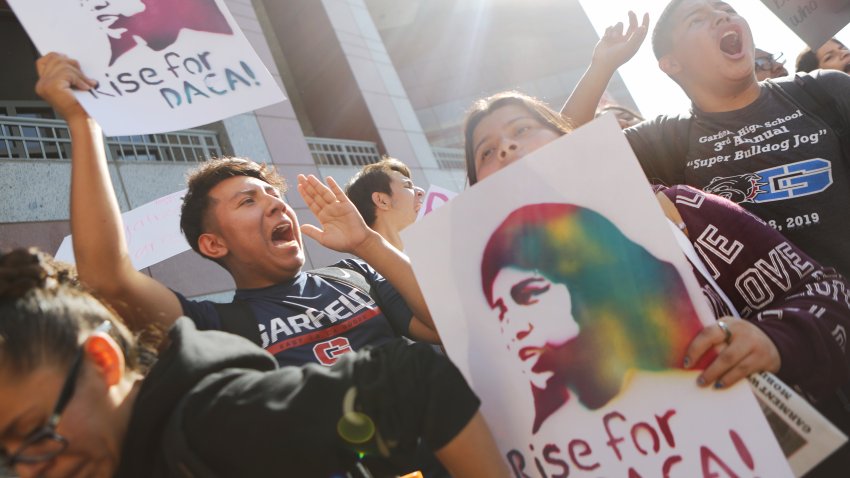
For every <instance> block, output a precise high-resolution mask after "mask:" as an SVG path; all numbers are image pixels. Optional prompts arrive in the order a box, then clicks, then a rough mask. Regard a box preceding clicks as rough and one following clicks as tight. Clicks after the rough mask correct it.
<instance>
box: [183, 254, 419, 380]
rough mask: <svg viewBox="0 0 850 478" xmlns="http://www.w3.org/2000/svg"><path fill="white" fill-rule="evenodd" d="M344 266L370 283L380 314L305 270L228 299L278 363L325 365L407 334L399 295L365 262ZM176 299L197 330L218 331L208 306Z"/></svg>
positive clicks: (360, 295) (357, 294) (353, 292)
mask: <svg viewBox="0 0 850 478" xmlns="http://www.w3.org/2000/svg"><path fill="white" fill-rule="evenodd" d="M345 262H346V263H347V267H348V268H350V269H353V270H356V271H358V272H360V273H361V274H363V276H364V277H366V279H367V280H369V282H370V283H371V284H372V285H373V289H374V290H375V293H376V294H377V295H378V297H379V298H380V302H381V306H382V307H383V310H382V309H381V308H379V307H378V306H377V305H376V304H375V301H374V300H372V298H371V297H369V295H368V294H366V293H364V292H363V291H361V290H359V289H356V288H352V287H350V286H348V285H345V284H343V283H340V282H337V281H334V280H331V279H325V278H324V277H320V276H318V275H314V274H311V273H309V272H301V273H299V274H298V275H296V276H295V277H294V278H293V279H292V280H290V281H287V282H283V283H280V284H276V285H273V286H270V287H264V288H262V289H240V290H237V291H236V295H235V297H234V300H239V301H243V302H245V303H247V304H248V305H249V306H250V307H251V310H252V311H253V312H254V317H255V318H256V320H257V325H258V327H259V330H260V335H261V337H262V340H263V348H265V349H266V350H267V351H268V352H269V353H271V354H272V355H274V356H275V357H276V358H277V361H278V363H280V365H301V364H304V363H308V362H318V363H320V364H323V365H331V364H333V363H334V362H336V360H337V358H338V357H339V356H340V355H341V354H343V353H346V352H350V351H352V350H360V349H361V348H363V347H365V346H367V345H380V344H383V343H385V342H389V341H391V340H393V339H395V338H397V337H398V336H399V335H407V333H408V329H409V327H410V320H411V318H412V317H413V312H411V310H410V309H409V308H408V307H407V304H406V303H405V302H404V299H402V297H401V295H399V293H398V292H397V291H396V290H395V288H394V287H393V286H392V285H391V284H390V283H389V282H388V281H387V280H386V279H384V278H383V277H382V276H381V275H380V274H378V273H377V272H376V271H375V270H374V269H372V268H371V267H370V266H369V265H368V264H366V263H365V262H363V261H360V260H353V259H348V260H346V261H345ZM177 297H178V298H179V299H180V303H181V305H182V306H183V313H184V314H185V315H186V316H187V317H189V318H191V319H192V320H193V321H194V322H195V324H196V325H197V327H198V328H199V329H201V330H204V329H221V322H220V320H219V315H218V311H217V310H216V309H215V307H214V306H213V302H210V301H193V300H189V299H186V298H185V297H183V296H182V295H180V294H177Z"/></svg>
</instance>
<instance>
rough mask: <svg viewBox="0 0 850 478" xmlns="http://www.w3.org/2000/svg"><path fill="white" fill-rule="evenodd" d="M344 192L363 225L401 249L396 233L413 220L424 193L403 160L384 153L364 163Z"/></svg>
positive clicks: (402, 248)
mask: <svg viewBox="0 0 850 478" xmlns="http://www.w3.org/2000/svg"><path fill="white" fill-rule="evenodd" d="M345 194H346V195H347V196H348V198H349V199H351V202H352V203H354V206H355V207H356V208H357V211H359V212H360V215H361V216H363V220H364V221H366V225H367V226H369V227H371V228H372V229H374V230H375V232H377V233H378V234H380V235H381V236H383V237H384V239H386V240H387V241H388V242H389V243H390V244H392V245H393V246H395V248H396V249H398V250H400V251H401V250H404V243H403V242H402V240H401V235H400V234H399V233H400V232H401V231H402V229H404V228H406V227H407V226H409V225H411V224H413V222H414V221H416V215H417V213H418V212H419V208H420V207H421V206H422V201H423V199H424V197H425V191H423V190H422V188H420V187H418V186H416V185H415V184H414V183H413V179H412V178H411V175H410V168H408V167H407V165H406V164H404V163H402V162H401V161H399V160H398V159H395V158H390V157H384V158H382V159H381V160H380V161H378V162H377V163H374V164H369V165H367V166H364V167H363V169H361V170H360V171H358V173H357V174H355V175H354V177H353V178H351V180H350V181H348V184H347V185H346V186H345Z"/></svg>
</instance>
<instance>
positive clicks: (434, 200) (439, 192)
mask: <svg viewBox="0 0 850 478" xmlns="http://www.w3.org/2000/svg"><path fill="white" fill-rule="evenodd" d="M455 196H457V193H456V192H454V191H451V190H448V189H445V188H441V187H440V186H434V185H431V187H429V188H428V192H426V193H425V198H424V199H423V200H422V207H420V208H419V213H418V214H417V215H416V220H417V221H418V220H420V219H422V218H423V217H425V215H426V214H430V213H431V212H433V211H434V210H436V209H437V208H438V207H440V206H442V205H444V204H446V203H447V202H449V201H451V200H452V198H453V197H455Z"/></svg>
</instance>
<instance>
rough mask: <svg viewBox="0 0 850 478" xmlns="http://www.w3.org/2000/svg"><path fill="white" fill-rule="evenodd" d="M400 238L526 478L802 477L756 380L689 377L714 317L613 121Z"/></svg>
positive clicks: (505, 449) (459, 360)
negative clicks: (695, 342)
mask: <svg viewBox="0 0 850 478" xmlns="http://www.w3.org/2000/svg"><path fill="white" fill-rule="evenodd" d="M402 234H403V239H404V243H405V245H406V252H407V253H408V254H409V255H410V257H411V260H412V263H413V267H414V270H415V272H416V277H417V279H418V281H419V284H420V285H421V287H422V290H423V293H424V295H425V298H426V300H427V302H428V306H429V308H430V309H431V312H432V315H433V317H434V321H435V322H436V325H437V328H438V330H439V332H440V336H441V338H442V340H443V345H444V346H445V347H446V349H447V351H448V354H449V356H450V357H451V358H452V360H453V361H454V362H455V364H456V365H457V366H458V367H459V368H460V370H461V371H462V373H463V374H464V376H465V377H466V378H467V380H468V381H469V383H470V385H471V386H472V387H473V389H474V390H475V391H476V392H477V393H478V395H479V396H480V397H481V400H482V408H481V410H482V413H483V414H484V416H485V417H486V418H487V420H488V423H489V425H490V427H491V429H492V431H493V433H494V436H495V438H496V442H497V445H498V446H499V449H500V450H501V452H502V454H503V456H504V457H505V459H506V460H507V462H508V463H509V466H510V468H511V470H512V471H513V476H527V477H534V478H538V477H544V476H570V477H599V476H605V477H623V478H626V477H629V478H634V477H656V476H671V477H678V476H687V477H696V476H701V477H709V476H770V477H774V478H777V477H790V476H793V475H792V473H791V470H790V468H789V466H788V463H787V461H786V460H785V458H784V457H783V455H782V451H781V449H780V447H779V446H778V444H777V442H776V439H775V438H774V437H773V435H772V433H771V430H770V428H769V427H768V425H767V422H766V421H765V418H764V415H763V414H762V413H761V410H760V409H759V406H758V404H757V403H756V400H755V398H754V397H753V395H752V393H751V391H750V389H749V386H748V384H747V383H746V381H741V382H740V383H738V384H737V385H735V386H734V387H731V388H728V389H723V390H714V389H711V388H699V387H698V386H697V385H696V383H695V381H696V377H697V375H698V372H697V371H694V370H684V369H683V368H682V363H681V360H682V358H683V356H684V350H685V348H686V347H687V345H688V343H689V342H690V340H691V338H692V337H693V336H694V335H695V334H696V333H697V332H698V331H699V330H701V329H702V328H703V324H709V323H712V322H713V318H712V316H711V312H710V311H709V310H708V308H707V304H706V301H705V300H704V299H703V297H702V294H701V292H700V288H699V286H698V284H697V282H696V279H695V278H694V276H693V274H692V272H691V270H690V266H689V265H688V263H687V262H686V259H685V257H684V255H683V254H682V252H681V250H680V249H679V248H678V246H677V245H676V243H675V240H674V238H673V236H672V235H671V231H670V228H669V225H668V223H667V220H666V218H665V217H664V216H663V213H662V212H661V209H660V207H659V204H658V203H657V201H656V199H655V197H654V195H653V194H652V192H651V189H650V187H649V184H648V183H647V181H646V179H645V176H644V174H643V172H642V171H641V169H640V167H639V166H638V163H637V160H636V159H635V158H634V154H633V153H632V151H631V149H630V148H629V146H628V143H627V142H626V140H625V138H624V137H623V135H622V132H621V131H620V128H619V126H618V125H617V123H616V120H615V118H614V117H613V115H607V116H605V117H603V118H600V119H599V120H596V121H594V122H591V123H590V124H588V125H586V126H584V127H582V128H580V129H578V130H577V131H575V132H574V133H572V134H570V135H567V136H565V137H563V138H560V139H558V140H556V141H554V142H551V143H549V144H547V145H546V146H543V147H542V148H540V149H538V150H537V151H535V152H534V153H532V154H530V155H529V156H528V157H526V158H524V159H521V160H519V161H516V162H515V163H513V164H511V165H510V166H508V167H507V168H505V169H504V170H502V171H500V172H498V173H496V174H494V175H492V176H490V177H488V178H487V179H486V180H485V181H482V182H480V183H479V184H478V185H476V186H474V187H472V188H470V189H469V190H467V191H465V192H464V193H462V194H461V195H460V196H458V197H456V198H455V199H453V200H452V201H451V202H450V203H449V204H447V205H446V206H444V207H442V208H440V209H439V210H437V211H435V212H434V213H432V214H429V215H428V216H426V217H425V218H424V219H423V220H422V221H419V222H417V223H415V224H414V225H412V226H410V227H409V228H407V229H405V231H404V232H403V233H402ZM435 237H438V238H442V240H440V241H435V240H434V238H435Z"/></svg>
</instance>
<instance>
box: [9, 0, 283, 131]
mask: <svg viewBox="0 0 850 478" xmlns="http://www.w3.org/2000/svg"><path fill="white" fill-rule="evenodd" d="M8 3H9V5H10V6H11V7H12V9H13V10H14V12H15V14H16V15H17V17H18V20H19V21H20V22H21V24H22V25H23V26H24V28H25V29H26V30H27V33H28V34H29V35H30V38H32V40H33V43H34V44H35V45H36V47H37V48H38V50H39V51H40V52H41V53H42V54H46V53H48V52H51V51H55V52H59V53H63V54H65V55H68V56H69V57H71V58H73V59H75V60H77V61H78V62H79V63H80V66H81V68H82V71H83V72H84V73H85V74H86V75H88V76H89V77H90V78H92V79H94V80H97V81H98V86H97V87H96V88H95V89H93V90H91V91H89V92H79V93H77V97H78V98H79V100H80V103H81V104H82V105H83V107H84V108H85V109H86V111H88V112H89V114H91V115H92V116H93V117H94V118H95V119H96V120H97V121H98V122H99V123H100V124H101V126H102V127H103V130H104V132H105V134H107V135H108V136H119V135H135V134H150V133H161V132H166V131H175V130H180V129H186V128H192V127H196V126H199V125H203V124H207V123H211V122H213V121H217V120H221V119H224V118H227V117H229V116H233V115H236V114H239V113H244V112H246V111H251V110H254V109H257V108H261V107H263V106H267V105H270V104H273V103H277V102H279V101H282V100H284V96H283V93H282V92H281V90H280V88H279V87H278V86H277V84H276V83H275V81H274V79H273V78H272V76H271V75H270V74H269V72H268V70H267V69H266V67H265V66H264V65H263V63H262V62H261V61H260V59H259V58H258V57H257V54H256V53H255V52H254V50H253V49H252V48H251V45H250V44H249V43H248V40H247V39H246V38H245V36H244V35H243V34H242V32H241V31H240V30H239V28H238V26H237V25H236V22H235V21H234V19H233V17H232V16H231V15H230V12H228V10H227V8H226V7H225V5H224V2H223V0H144V1H142V0H120V1H113V2H95V1H89V0H81V1H68V0H39V1H33V0H9V2H8Z"/></svg>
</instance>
